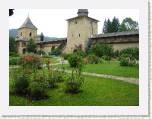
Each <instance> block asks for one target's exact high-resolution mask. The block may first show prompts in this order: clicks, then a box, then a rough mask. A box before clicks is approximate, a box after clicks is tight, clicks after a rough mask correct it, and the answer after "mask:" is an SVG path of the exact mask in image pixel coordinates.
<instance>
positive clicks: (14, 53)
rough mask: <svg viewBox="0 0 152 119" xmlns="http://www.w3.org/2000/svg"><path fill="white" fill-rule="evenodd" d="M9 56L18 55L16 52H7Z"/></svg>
mask: <svg viewBox="0 0 152 119" xmlns="http://www.w3.org/2000/svg"><path fill="white" fill-rule="evenodd" d="M9 56H12V57H18V56H19V55H18V54H17V53H16V52H9Z"/></svg>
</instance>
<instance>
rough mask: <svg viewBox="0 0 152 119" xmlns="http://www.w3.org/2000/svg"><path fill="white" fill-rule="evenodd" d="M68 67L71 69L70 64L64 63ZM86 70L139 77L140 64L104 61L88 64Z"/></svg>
mask: <svg viewBox="0 0 152 119" xmlns="http://www.w3.org/2000/svg"><path fill="white" fill-rule="evenodd" d="M64 66H65V68H66V69H70V67H69V65H68V64H66V65H64ZM83 71H84V72H90V73H98V74H108V75H114V76H123V77H134V78H138V77H139V67H138V66H120V65H119V61H110V62H106V61H105V62H103V63H100V64H87V65H85V66H84V69H83Z"/></svg>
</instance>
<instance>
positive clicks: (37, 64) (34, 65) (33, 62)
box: [19, 54, 42, 70]
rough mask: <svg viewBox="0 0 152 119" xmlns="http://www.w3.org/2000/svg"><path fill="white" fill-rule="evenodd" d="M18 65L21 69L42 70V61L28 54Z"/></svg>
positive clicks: (36, 56)
mask: <svg viewBox="0 0 152 119" xmlns="http://www.w3.org/2000/svg"><path fill="white" fill-rule="evenodd" d="M19 63H20V64H21V66H22V67H23V69H28V70H37V69H41V68H42V60H41V58H40V57H39V56H38V55H34V54H28V55H24V56H23V57H22V58H20V61H19Z"/></svg>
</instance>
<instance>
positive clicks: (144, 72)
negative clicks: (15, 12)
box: [0, 0, 148, 116]
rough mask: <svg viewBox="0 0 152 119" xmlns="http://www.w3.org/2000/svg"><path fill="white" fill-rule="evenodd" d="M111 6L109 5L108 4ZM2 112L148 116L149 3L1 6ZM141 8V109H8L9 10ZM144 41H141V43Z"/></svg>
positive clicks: (94, 0) (62, 0) (64, 1)
mask: <svg viewBox="0 0 152 119" xmlns="http://www.w3.org/2000/svg"><path fill="white" fill-rule="evenodd" d="M109 3H110V4H109ZM0 8H1V9H2V10H0V13H1V23H0V26H2V27H1V28H0V33H1V41H2V42H1V43H0V54H1V61H0V72H1V78H0V81H1V82H0V96H1V97H0V99H1V101H0V103H1V104H0V105H1V108H0V113H1V114H2V115H52V116H53V115H54V116H55V115H58V116H61V115H64V116H67V115H71V116H74V115H77V116H78V115H79V116H82V115H88V116H89V115H95V116H99V115H100V116H120V115H127V116H128V115H136V116H140V115H141V116H147V115H148V1H147V0H140V1H139V0H125V1H124V0H114V1H112V0H104V1H103V0H91V1H89V0H83V1H82V0H75V1H73V0H55V1H50V0H45V1H38V0H26V1H21V0H13V1H9V0H6V1H4V2H3V4H1V5H0ZM9 8H16V9H17V8H18V9H19V8H20V9H21V8H22V9H24V8H31V9H36V8H37V9H41V8H42V9H73V8H88V9H139V10H140V14H139V17H140V18H139V19H140V21H139V29H140V30H139V37H140V42H139V50H140V51H139V53H140V55H139V61H140V62H139V65H140V67H139V72H140V73H139V77H140V79H139V106H9V83H8V82H9V75H8V72H9V40H8V39H9V38H8V36H9V35H8V9H9ZM141 39H142V40H141Z"/></svg>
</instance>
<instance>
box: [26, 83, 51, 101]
mask: <svg viewBox="0 0 152 119" xmlns="http://www.w3.org/2000/svg"><path fill="white" fill-rule="evenodd" d="M47 91H48V89H47V85H46V83H44V82H43V81H41V82H40V81H36V80H34V81H32V82H31V83H30V85H29V96H30V98H31V99H33V100H40V99H44V98H47V97H48V92H47Z"/></svg>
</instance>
